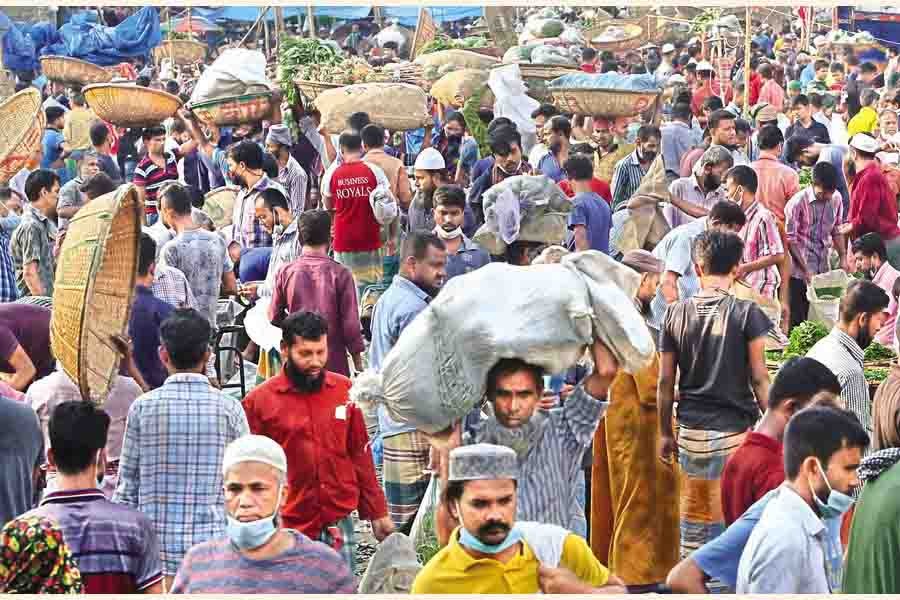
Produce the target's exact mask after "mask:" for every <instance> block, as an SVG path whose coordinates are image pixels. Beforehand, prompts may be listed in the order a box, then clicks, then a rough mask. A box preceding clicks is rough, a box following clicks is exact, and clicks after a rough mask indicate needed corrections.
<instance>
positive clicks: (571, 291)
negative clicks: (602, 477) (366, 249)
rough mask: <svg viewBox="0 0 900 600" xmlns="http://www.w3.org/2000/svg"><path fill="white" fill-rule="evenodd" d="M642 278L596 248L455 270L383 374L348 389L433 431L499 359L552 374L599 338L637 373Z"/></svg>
mask: <svg viewBox="0 0 900 600" xmlns="http://www.w3.org/2000/svg"><path fill="white" fill-rule="evenodd" d="M639 285H640V276H639V275H638V274H637V273H636V272H634V271H633V270H631V269H629V268H628V267H625V266H623V265H621V264H619V263H617V262H615V261H614V260H613V259H611V258H609V257H608V256H606V255H604V254H603V253H601V252H597V251H593V250H589V251H586V252H578V253H574V254H570V255H568V256H565V257H563V259H562V262H561V263H560V264H554V265H532V266H529V267H525V268H523V267H517V266H512V265H508V264H499V263H493V264H490V265H487V266H486V267H482V268H481V269H478V270H477V271H472V272H471V273H467V274H465V275H462V276H460V277H454V278H453V279H451V280H450V281H449V282H448V283H447V284H446V286H445V287H444V289H443V290H442V291H441V293H440V294H439V295H438V296H437V298H435V300H434V301H432V302H431V303H430V304H429V305H428V307H427V308H426V309H425V310H424V311H422V312H421V313H419V315H418V316H417V317H416V318H415V319H414V320H413V322H412V323H411V324H410V325H408V326H407V327H406V329H404V330H403V333H402V334H401V335H400V339H399V340H398V341H397V343H396V344H395V345H394V347H393V348H392V349H391V351H390V352H389V353H388V355H387V357H385V360H384V362H383V364H382V369H381V372H380V373H378V372H374V371H371V370H370V371H366V372H365V373H363V374H361V375H360V376H359V377H357V378H356V381H355V382H354V385H353V388H352V389H351V392H350V397H351V399H352V400H353V401H355V402H357V403H358V404H359V405H360V406H361V407H365V406H368V405H371V404H384V405H385V407H386V408H387V410H388V413H389V415H390V417H391V418H392V419H394V420H395V421H399V422H401V423H408V424H410V425H412V426H414V427H415V428H417V429H419V430H421V431H424V432H425V433H429V434H433V433H439V432H442V431H444V430H445V429H446V428H447V427H449V426H450V424H451V423H453V422H455V421H457V420H459V419H461V418H462V417H463V416H464V415H466V414H467V413H468V412H469V411H470V410H471V409H472V407H473V406H475V405H476V404H477V403H478V402H479V401H480V400H481V399H482V398H483V397H484V393H485V384H486V377H487V373H488V371H489V370H490V369H491V367H493V365H494V364H495V363H496V362H497V361H498V360H500V359H501V358H520V359H522V360H524V361H526V362H528V363H531V364H535V365H538V366H541V367H543V368H544V369H546V370H547V371H548V372H550V373H559V372H560V371H563V370H565V369H567V368H569V367H571V366H572V365H574V364H575V363H576V362H577V361H578V360H579V359H580V358H581V356H582V355H583V353H584V350H585V347H586V346H587V345H589V344H591V343H593V341H594V340H595V339H599V340H601V341H602V342H603V343H604V344H606V345H607V346H608V347H609V349H610V351H611V352H612V353H613V355H614V356H615V357H616V359H617V361H618V362H619V365H620V366H621V367H622V368H623V369H625V370H626V371H628V372H635V371H638V370H640V369H642V368H643V367H644V366H645V365H646V364H647V363H648V362H649V361H650V360H651V358H652V356H653V353H654V351H655V346H654V343H653V339H652V337H651V335H650V332H649V331H648V330H647V326H646V325H645V324H644V320H643V318H642V317H641V315H640V314H639V313H638V311H637V309H636V308H635V305H634V301H633V300H632V299H633V297H634V295H635V293H636V292H637V288H638V287H639ZM496 290H515V293H501V294H498V293H496Z"/></svg>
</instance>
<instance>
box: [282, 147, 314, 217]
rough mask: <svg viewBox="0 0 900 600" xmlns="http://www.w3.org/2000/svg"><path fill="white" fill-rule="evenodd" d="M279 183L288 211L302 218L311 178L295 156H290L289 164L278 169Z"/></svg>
mask: <svg viewBox="0 0 900 600" xmlns="http://www.w3.org/2000/svg"><path fill="white" fill-rule="evenodd" d="M278 183H280V184H281V187H283V188H284V192H285V197H286V198H287V201H288V210H290V211H291V214H292V215H294V216H295V217H298V216H300V213H302V212H303V208H304V207H305V206H306V188H307V186H309V176H308V175H307V174H306V171H304V170H303V167H301V166H300V163H298V162H297V160H296V159H295V158H294V157H293V156H290V155H289V156H288V161H287V164H286V165H285V166H284V167H283V168H282V167H279V168H278Z"/></svg>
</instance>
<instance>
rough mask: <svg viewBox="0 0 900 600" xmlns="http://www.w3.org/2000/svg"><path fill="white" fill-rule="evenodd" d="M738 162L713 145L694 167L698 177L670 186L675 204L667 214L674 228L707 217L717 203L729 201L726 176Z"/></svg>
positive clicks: (668, 207)
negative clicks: (725, 181)
mask: <svg viewBox="0 0 900 600" xmlns="http://www.w3.org/2000/svg"><path fill="white" fill-rule="evenodd" d="M733 164H734V159H733V158H732V157H731V153H730V152H729V151H728V150H727V149H726V148H723V147H722V146H710V147H709V148H707V149H706V151H705V152H704V153H703V155H702V156H701V157H700V160H698V161H697V163H696V164H695V165H694V174H693V175H691V176H690V177H681V178H679V179H676V180H675V181H673V182H672V183H671V185H669V194H670V196H671V204H670V205H669V206H666V207H665V208H664V209H663V211H664V213H665V215H666V219H667V220H668V221H669V226H671V227H672V228H673V229H674V228H676V227H679V226H681V225H684V224H685V223H690V222H691V221H693V220H694V219H697V218H700V217H705V216H706V215H707V214H709V209H711V208H712V207H713V205H715V203H716V202H719V201H721V200H725V193H724V192H723V190H722V177H724V175H725V172H726V171H727V170H728V169H730V168H731V167H732V165H733Z"/></svg>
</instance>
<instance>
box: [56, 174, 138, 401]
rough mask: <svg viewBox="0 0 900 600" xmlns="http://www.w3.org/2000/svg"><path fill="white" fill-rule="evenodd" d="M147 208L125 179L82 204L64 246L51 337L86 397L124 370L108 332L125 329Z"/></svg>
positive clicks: (99, 396)
mask: <svg viewBox="0 0 900 600" xmlns="http://www.w3.org/2000/svg"><path fill="white" fill-rule="evenodd" d="M143 212H144V207H143V205H142V204H141V202H140V199H139V197H138V192H137V188H135V187H134V186H133V185H123V186H121V187H120V188H119V189H117V190H116V191H114V192H110V193H109V194H106V195H104V196H101V197H99V198H97V199H96V200H93V201H91V202H90V203H88V204H87V205H85V206H84V208H82V209H81V210H79V211H78V214H76V215H75V216H74V217H73V218H72V220H71V221H69V228H68V232H67V233H66V238H65V240H64V241H63V244H62V248H61V250H60V253H59V259H58V260H57V264H56V282H55V284H54V289H53V317H52V318H51V321H50V345H51V347H52V349H53V355H54V356H55V357H56V359H57V360H58V361H59V363H60V364H61V365H62V368H63V370H64V371H65V372H66V374H68V375H69V377H71V378H72V381H74V382H76V383H77V384H78V388H79V389H80V390H81V396H82V397H83V398H84V399H85V400H90V401H92V402H96V403H102V402H103V399H104V398H105V397H106V394H107V393H108V391H109V388H110V386H111V385H112V382H113V379H114V377H115V375H116V373H117V372H118V370H119V363H120V361H121V359H122V357H121V355H120V354H119V353H118V352H117V351H116V350H115V346H113V344H112V342H111V341H110V338H111V337H112V336H116V335H123V334H125V332H126V330H127V326H128V318H129V315H130V314H131V302H132V299H133V295H134V280H135V275H136V273H137V263H138V243H139V241H140V236H141V216H142V214H143Z"/></svg>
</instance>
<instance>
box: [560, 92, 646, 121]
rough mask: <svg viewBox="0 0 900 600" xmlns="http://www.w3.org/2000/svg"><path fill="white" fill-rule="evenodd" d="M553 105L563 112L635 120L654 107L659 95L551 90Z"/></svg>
mask: <svg viewBox="0 0 900 600" xmlns="http://www.w3.org/2000/svg"><path fill="white" fill-rule="evenodd" d="M547 93H548V94H549V95H550V96H551V97H552V98H553V104H554V105H555V106H556V107H557V108H558V109H560V110H561V111H563V112H566V113H572V114H579V115H592V116H595V117H600V116H602V117H616V118H618V117H633V116H635V115H639V114H641V113H642V112H644V111H645V110H647V109H649V108H651V107H652V106H653V103H654V102H655V101H656V99H657V97H658V96H659V92H630V91H625V90H600V89H597V90H594V89H582V88H553V87H548V88H547Z"/></svg>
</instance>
